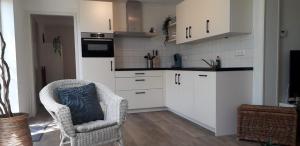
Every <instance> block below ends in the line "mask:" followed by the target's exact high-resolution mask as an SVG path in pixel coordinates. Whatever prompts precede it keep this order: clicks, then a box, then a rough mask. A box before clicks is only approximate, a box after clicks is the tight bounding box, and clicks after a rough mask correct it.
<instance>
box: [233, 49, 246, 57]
mask: <svg viewBox="0 0 300 146" xmlns="http://www.w3.org/2000/svg"><path fill="white" fill-rule="evenodd" d="M245 55H246V50H236V51H235V56H245Z"/></svg>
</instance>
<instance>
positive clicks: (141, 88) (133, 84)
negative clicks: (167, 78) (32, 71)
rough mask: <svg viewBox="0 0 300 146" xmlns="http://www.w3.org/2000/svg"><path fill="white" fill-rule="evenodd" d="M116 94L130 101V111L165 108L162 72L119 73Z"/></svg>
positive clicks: (117, 74) (117, 73)
mask: <svg viewBox="0 0 300 146" xmlns="http://www.w3.org/2000/svg"><path fill="white" fill-rule="evenodd" d="M116 92H117V94H118V95H119V96H121V97H124V98H126V99H127V100H128V108H129V109H130V110H139V109H150V108H161V107H164V106H165V99H164V94H163V92H164V91H163V74H162V71H118V72H116Z"/></svg>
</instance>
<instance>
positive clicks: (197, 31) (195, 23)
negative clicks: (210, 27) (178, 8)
mask: <svg viewBox="0 0 300 146" xmlns="http://www.w3.org/2000/svg"><path fill="white" fill-rule="evenodd" d="M206 1H208V0H193V5H192V6H191V7H192V8H191V9H192V10H194V14H197V15H195V17H194V18H193V19H192V21H191V22H192V23H191V27H192V28H191V29H192V30H191V33H192V34H191V36H192V38H191V39H192V40H198V39H202V38H205V37H206V36H207V32H206V19H207V17H208V16H207V11H208V9H209V8H208V7H207V6H206V5H205V3H207V2H206Z"/></svg>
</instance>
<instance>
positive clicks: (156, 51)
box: [153, 50, 160, 68]
mask: <svg viewBox="0 0 300 146" xmlns="http://www.w3.org/2000/svg"><path fill="white" fill-rule="evenodd" d="M153 64H154V68H160V57H159V54H158V50H155V57H154V59H153Z"/></svg>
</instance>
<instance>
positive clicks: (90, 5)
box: [79, 0, 113, 33]
mask: <svg viewBox="0 0 300 146" xmlns="http://www.w3.org/2000/svg"><path fill="white" fill-rule="evenodd" d="M79 21H80V31H81V32H102V33H113V5H112V2H104V1H84V0H81V1H80V17H79Z"/></svg>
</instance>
